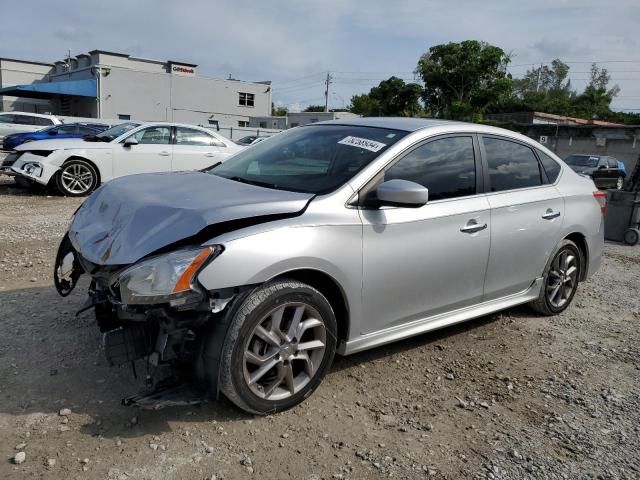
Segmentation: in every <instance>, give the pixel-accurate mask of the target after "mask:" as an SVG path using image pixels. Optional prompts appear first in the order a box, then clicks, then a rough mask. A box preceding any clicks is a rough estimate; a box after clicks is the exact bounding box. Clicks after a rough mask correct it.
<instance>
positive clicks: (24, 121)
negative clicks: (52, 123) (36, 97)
mask: <svg viewBox="0 0 640 480" xmlns="http://www.w3.org/2000/svg"><path fill="white" fill-rule="evenodd" d="M13 118H14V120H13V123H17V124H19V125H37V124H36V123H35V122H34V120H35V117H30V116H29V115H14V116H13Z"/></svg>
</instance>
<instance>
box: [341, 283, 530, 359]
mask: <svg viewBox="0 0 640 480" xmlns="http://www.w3.org/2000/svg"><path fill="white" fill-rule="evenodd" d="M541 287H542V278H538V279H536V280H535V281H534V282H533V283H532V284H531V286H530V287H529V288H527V289H526V290H524V291H522V292H520V293H516V294H513V295H509V296H507V297H502V298H498V299H495V300H490V301H488V302H483V303H480V304H478V305H474V306H472V307H465V308H461V309H459V310H454V311H452V312H447V313H442V314H439V315H434V316H432V317H427V318H423V319H420V320H415V321H413V322H410V323H407V324H404V325H399V326H396V327H393V328H387V329H384V330H379V331H377V332H372V333H368V334H367V335H361V336H360V337H358V338H355V339H354V340H350V341H348V342H342V343H341V344H340V345H339V346H338V353H339V354H340V355H351V354H352V353H357V352H361V351H362V350H367V349H369V348H373V347H378V346H380V345H385V344H387V343H392V342H395V341H397V340H402V339H403V338H408V337H413V336H415V335H419V334H421V333H426V332H430V331H432V330H437V329H439V328H443V327H448V326H449V325H454V324H456V323H460V322H465V321H467V320H471V319H473V318H478V317H482V316H484V315H488V314H490V313H493V312H497V311H499V310H504V309H505V308H511V307H514V306H516V305H520V304H522V303H527V302H530V301H532V300H535V299H536V298H537V297H538V295H539V293H540V288H541Z"/></svg>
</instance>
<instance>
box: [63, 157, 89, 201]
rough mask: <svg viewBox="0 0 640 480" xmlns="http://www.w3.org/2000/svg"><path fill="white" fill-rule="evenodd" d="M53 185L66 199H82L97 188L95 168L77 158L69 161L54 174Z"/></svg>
mask: <svg viewBox="0 0 640 480" xmlns="http://www.w3.org/2000/svg"><path fill="white" fill-rule="evenodd" d="M55 185H56V188H57V189H58V191H59V192H60V193H61V194H62V195H65V196H67V197H84V196H86V195H89V194H90V193H91V192H92V191H93V190H95V189H96V187H97V186H98V172H97V170H96V167H94V166H93V165H92V164H91V163H89V162H87V161H86V160H82V159H79V158H76V159H73V160H69V161H68V162H65V164H64V165H62V168H61V169H60V171H59V172H58V173H57V174H56V177H55Z"/></svg>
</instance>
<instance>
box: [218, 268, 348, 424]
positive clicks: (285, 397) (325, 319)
mask: <svg viewBox="0 0 640 480" xmlns="http://www.w3.org/2000/svg"><path fill="white" fill-rule="evenodd" d="M233 315H234V317H233V319H232V320H231V325H230V327H229V333H228V334H227V338H226V339H225V342H224V345H223V347H222V358H221V364H220V390H221V391H222V393H224V395H225V396H226V397H227V398H228V399H229V400H231V401H232V402H233V403H234V404H236V405H237V406H238V407H239V408H241V409H243V410H245V411H247V412H251V413H255V414H259V415H266V414H269V413H274V412H279V411H282V410H286V409H288V408H291V407H293V406H295V405H297V404H299V403H301V402H302V401H304V400H305V399H306V398H307V397H308V396H309V395H311V394H312V393H313V392H314V390H315V389H316V388H317V387H318V386H319V385H320V382H321V381H322V379H323V378H324V376H325V375H326V373H327V371H328V370H329V368H330V367H331V364H332V362H333V357H334V355H335V351H336V340H337V324H336V318H335V315H334V313H333V309H332V308H331V305H330V304H329V302H328V301H327V299H326V298H325V297H324V296H323V295H322V294H321V293H320V292H319V291H318V290H316V289H315V288H313V287H311V286H309V285H307V284H304V283H301V282H298V281H295V280H289V279H282V280H274V281H272V282H268V283H265V284H264V285H262V286H260V287H258V288H256V289H255V290H254V291H253V292H251V293H250V294H249V295H248V296H247V297H246V298H245V299H244V301H243V302H242V304H241V305H240V307H239V308H238V309H237V310H235V313H233Z"/></svg>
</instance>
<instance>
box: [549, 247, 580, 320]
mask: <svg viewBox="0 0 640 480" xmlns="http://www.w3.org/2000/svg"><path fill="white" fill-rule="evenodd" d="M577 284H578V258H577V256H576V255H574V253H573V252H572V251H571V250H569V249H563V250H561V251H560V252H558V254H557V255H556V256H555V258H554V259H553V262H551V269H550V270H549V275H548V278H547V285H546V295H547V300H548V301H549V303H550V304H551V305H552V306H553V307H555V308H562V307H563V306H564V305H565V304H566V303H567V302H568V301H569V300H570V298H571V295H572V293H573V290H574V289H575V288H576V286H577Z"/></svg>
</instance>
